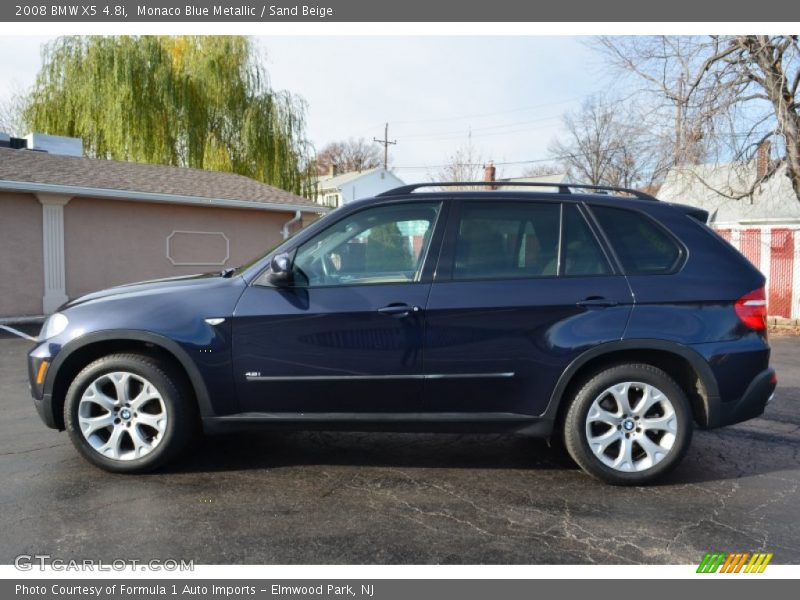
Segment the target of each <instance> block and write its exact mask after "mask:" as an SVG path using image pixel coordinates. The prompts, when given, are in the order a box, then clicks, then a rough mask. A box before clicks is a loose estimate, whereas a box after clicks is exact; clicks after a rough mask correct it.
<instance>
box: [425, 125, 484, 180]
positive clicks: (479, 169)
mask: <svg viewBox="0 0 800 600" xmlns="http://www.w3.org/2000/svg"><path fill="white" fill-rule="evenodd" d="M485 162H486V161H485V160H484V159H483V157H482V156H481V153H480V152H479V150H478V149H477V148H476V147H475V145H474V144H473V143H472V136H470V137H468V138H467V141H466V142H465V143H464V144H462V145H461V146H459V147H458V148H456V149H455V150H454V151H453V153H452V154H451V155H450V156H449V157H448V158H447V161H446V162H445V164H444V165H443V166H442V167H440V168H439V170H438V171H436V172H435V173H433V174H429V177H430V179H431V181H441V182H446V181H481V180H482V179H483V176H484V172H483V169H484V164H485ZM450 189H452V188H450ZM464 189H471V188H470V186H465V187H464Z"/></svg>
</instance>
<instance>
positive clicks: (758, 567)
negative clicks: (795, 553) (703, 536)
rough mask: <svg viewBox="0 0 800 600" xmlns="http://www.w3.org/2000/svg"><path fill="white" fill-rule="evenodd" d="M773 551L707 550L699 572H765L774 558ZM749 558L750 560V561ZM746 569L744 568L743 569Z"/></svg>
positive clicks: (698, 568) (698, 569)
mask: <svg viewBox="0 0 800 600" xmlns="http://www.w3.org/2000/svg"><path fill="white" fill-rule="evenodd" d="M772 556H773V554H772V552H769V553H767V552H754V553H753V554H750V553H749V552H733V553H731V554H727V553H725V552H706V554H705V556H703V560H702V561H700V565H699V566H698V567H697V572H698V573H717V572H720V573H739V572H744V573H763V572H764V569H766V568H767V565H768V564H769V563H770V561H771V560H772ZM748 559H749V561H748ZM743 569H744V570H743Z"/></svg>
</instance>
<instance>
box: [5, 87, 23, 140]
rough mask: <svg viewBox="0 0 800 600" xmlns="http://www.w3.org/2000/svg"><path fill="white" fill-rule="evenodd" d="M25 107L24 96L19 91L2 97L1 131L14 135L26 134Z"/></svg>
mask: <svg viewBox="0 0 800 600" xmlns="http://www.w3.org/2000/svg"><path fill="white" fill-rule="evenodd" d="M23 109H24V96H23V94H22V93H20V92H18V91H12V92H11V93H10V94H9V95H8V96H6V97H5V98H0V131H2V132H3V133H8V134H11V135H14V136H22V135H24V134H25V132H24V129H25V126H24V125H25V124H24V120H23Z"/></svg>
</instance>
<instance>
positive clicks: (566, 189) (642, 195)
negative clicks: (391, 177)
mask: <svg viewBox="0 0 800 600" xmlns="http://www.w3.org/2000/svg"><path fill="white" fill-rule="evenodd" d="M464 186H471V187H472V186H474V187H484V188H485V187H488V188H496V187H502V186H510V187H544V188H554V187H555V188H558V193H559V194H571V193H572V188H575V189H579V190H596V191H600V192H624V193H626V194H630V195H631V196H635V197H636V198H639V199H640V200H655V201H658V198H656V197H655V196H651V195H650V194H648V193H646V192H640V191H639V190H632V189H630V188H624V187H615V186H611V185H590V184H587V183H547V182H544V181H541V182H540V181H446V182H441V183H435V182H431V183H412V184H410V185H403V186H401V187H397V188H394V189H391V190H388V191H386V192H382V193H380V194H378V196H403V195H405V194H410V193H411V192H413V191H415V190H417V189H419V188H426V187H464Z"/></svg>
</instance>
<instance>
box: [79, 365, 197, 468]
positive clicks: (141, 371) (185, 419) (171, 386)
mask: <svg viewBox="0 0 800 600" xmlns="http://www.w3.org/2000/svg"><path fill="white" fill-rule="evenodd" d="M186 388H187V386H186V385H185V384H183V382H182V379H181V377H180V376H179V375H178V374H176V373H175V371H174V370H173V369H172V368H171V366H170V365H167V364H165V363H163V362H162V361H159V360H158V359H156V358H153V357H150V356H146V355H142V354H127V353H126V354H111V355H108V356H104V357H102V358H99V359H97V360H95V361H94V362H92V363H91V364H89V365H88V366H86V367H85V368H84V369H83V370H82V371H81V372H80V373H78V375H77V376H76V377H75V379H74V380H73V381H72V383H71V385H70V387H69V389H68V390H67V395H66V399H65V402H64V423H65V424H66V428H67V432H68V433H69V437H70V439H71V440H72V443H73V445H74V446H75V447H76V448H77V449H78V451H79V452H80V453H81V454H82V455H83V457H84V458H86V459H87V460H88V461H89V462H91V463H92V464H94V465H96V466H98V467H100V468H101V469H105V470H106V471H111V472H114V473H145V472H148V471H152V470H154V469H157V468H158V467H160V466H162V465H164V464H165V463H167V462H168V461H170V460H172V459H173V458H175V457H176V456H177V455H178V454H179V453H180V451H181V450H183V449H184V448H185V447H186V445H187V444H188V442H189V441H190V440H191V438H192V434H193V433H194V432H195V431H196V424H197V411H196V407H195V405H194V403H193V402H191V400H190V398H191V395H190V393H189V391H188V390H187V389H186Z"/></svg>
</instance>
